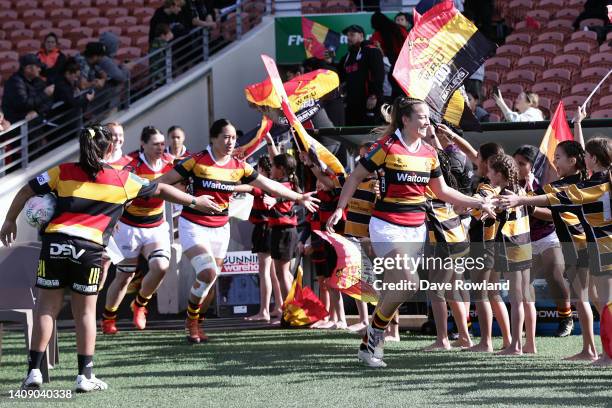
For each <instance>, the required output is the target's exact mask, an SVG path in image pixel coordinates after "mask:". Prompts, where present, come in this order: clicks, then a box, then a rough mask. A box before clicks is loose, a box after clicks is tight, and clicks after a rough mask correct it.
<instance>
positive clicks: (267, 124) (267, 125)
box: [234, 115, 273, 160]
mask: <svg viewBox="0 0 612 408" xmlns="http://www.w3.org/2000/svg"><path fill="white" fill-rule="evenodd" d="M272 125H273V122H272V120H271V119H270V118H268V117H267V116H266V115H263V117H262V118H261V123H260V124H259V127H257V128H255V129H254V131H253V132H248V133H245V134H244V136H243V137H242V138H241V140H239V141H238V142H239V143H240V145H239V146H238V147H236V149H235V150H234V157H236V158H237V159H240V160H246V159H247V158H249V157H250V156H251V155H252V154H253V153H255V152H256V151H257V150H259V148H260V147H261V143H262V142H263V140H264V137H265V136H266V134H267V133H268V132H269V131H270V129H272Z"/></svg>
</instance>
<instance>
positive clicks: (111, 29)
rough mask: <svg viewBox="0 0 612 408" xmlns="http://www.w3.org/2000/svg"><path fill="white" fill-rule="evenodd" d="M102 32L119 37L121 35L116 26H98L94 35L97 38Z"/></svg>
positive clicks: (121, 30)
mask: <svg viewBox="0 0 612 408" xmlns="http://www.w3.org/2000/svg"><path fill="white" fill-rule="evenodd" d="M104 32H111V33H113V34H115V35H116V36H121V34H122V33H123V29H122V28H121V27H117V26H108V27H104V26H99V27H97V28H96V29H95V30H94V34H95V35H96V36H98V37H99V36H100V34H102V33H104Z"/></svg>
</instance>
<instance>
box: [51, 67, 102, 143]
mask: <svg viewBox="0 0 612 408" xmlns="http://www.w3.org/2000/svg"><path fill="white" fill-rule="evenodd" d="M80 77H81V71H80V66H79V63H78V62H77V61H76V59H74V58H68V59H67V60H66V64H65V65H64V71H63V73H62V76H60V77H59V78H58V79H57V80H56V81H55V92H54V93H53V101H54V102H63V105H61V106H59V107H58V108H57V113H58V119H56V120H57V122H58V123H59V124H60V125H65V127H64V128H62V134H63V135H66V134H70V133H72V132H75V133H76V132H78V131H79V129H81V127H83V111H84V110H85V107H86V106H87V104H88V103H89V102H91V101H92V100H93V98H94V90H93V89H90V90H89V91H88V92H85V93H82V92H81V90H80V89H79V82H80Z"/></svg>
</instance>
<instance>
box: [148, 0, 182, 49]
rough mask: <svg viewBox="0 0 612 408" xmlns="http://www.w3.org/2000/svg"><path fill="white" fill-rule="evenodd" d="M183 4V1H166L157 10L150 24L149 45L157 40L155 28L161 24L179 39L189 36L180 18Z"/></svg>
mask: <svg viewBox="0 0 612 408" xmlns="http://www.w3.org/2000/svg"><path fill="white" fill-rule="evenodd" d="M183 4H184V1H183V0H164V4H163V5H162V6H161V7H159V8H158V9H157V10H155V13H154V14H153V17H152V18H151V21H150V22H149V44H150V43H152V42H153V40H154V39H155V27H157V26H158V25H159V24H167V25H168V26H169V27H170V30H172V33H173V34H174V36H175V37H177V38H178V37H182V36H183V35H185V34H187V27H186V26H185V25H184V21H183V20H182V19H181V16H180V13H181V9H182V7H183Z"/></svg>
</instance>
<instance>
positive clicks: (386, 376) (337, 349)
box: [0, 330, 612, 408]
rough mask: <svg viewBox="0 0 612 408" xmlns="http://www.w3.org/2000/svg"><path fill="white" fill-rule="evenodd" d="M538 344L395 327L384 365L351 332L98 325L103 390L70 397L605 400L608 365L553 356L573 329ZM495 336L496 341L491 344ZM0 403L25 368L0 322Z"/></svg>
mask: <svg viewBox="0 0 612 408" xmlns="http://www.w3.org/2000/svg"><path fill="white" fill-rule="evenodd" d="M538 340H539V342H538V347H539V354H538V355H537V356H530V357H527V356H523V357H496V356H492V355H483V354H471V353H466V352H461V351H449V352H436V353H427V354H425V353H422V352H420V351H418V350H419V349H420V348H421V347H424V346H426V345H428V344H429V343H430V342H431V341H432V338H429V337H422V336H415V335H404V336H402V342H401V343H399V344H397V343H392V344H389V345H388V346H387V347H386V349H385V353H386V361H387V363H388V364H389V367H388V368H386V369H383V370H373V369H369V368H366V367H362V366H360V365H359V364H358V362H357V358H356V350H357V345H358V342H359V340H358V338H357V336H355V335H351V334H348V333H343V332H335V331H334V332H331V331H315V330H250V331H232V332H223V331H221V332H212V333H211V342H209V343H208V344H200V345H188V344H186V343H185V341H184V336H183V333H182V331H148V332H147V331H145V332H139V333H136V332H123V333H120V334H118V335H116V336H113V337H105V336H99V337H98V346H97V353H96V358H95V373H96V375H97V376H98V377H100V378H101V379H103V380H105V381H107V382H108V384H109V387H110V389H109V390H108V391H105V392H100V393H92V394H87V395H77V396H76V397H74V398H73V399H72V400H71V401H69V402H64V403H63V404H62V403H60V401H58V400H54V401H52V402H51V401H40V400H39V401H32V400H30V401H27V402H23V404H27V405H24V406H32V405H34V404H37V405H38V404H51V406H60V405H76V404H78V406H79V407H99V408H109V407H118V406H127V407H167V406H169V407H175V408H179V407H199V408H201V407H252V406H261V407H279V406H301V407H310V406H316V407H324V406H337V407H370V406H394V407H399V406H402V407H403V406H440V405H444V406H448V405H452V406H474V405H484V406H509V405H513V406H612V369H603V368H592V367H590V366H589V365H588V364H586V363H568V362H563V361H560V359H561V357H562V356H566V355H569V354H571V353H574V352H577V351H578V350H579V347H580V337H579V336H572V337H570V338H565V339H557V338H550V337H548V338H539V339H538ZM500 345H501V344H500V340H499V339H498V340H497V343H496V346H497V347H499V346H500ZM2 347H3V352H2V361H1V363H0V406H3V407H4V406H19V404H20V403H19V402H16V401H15V400H11V399H9V398H8V395H9V390H10V389H17V388H18V387H19V385H20V382H21V381H22V379H23V377H24V374H25V370H26V365H25V364H26V354H25V352H24V348H23V338H22V337H21V335H20V334H19V333H16V332H5V335H4V339H3V344H2ZM75 372H76V355H75V345H74V335H73V334H72V333H70V332H60V364H59V366H58V367H57V368H56V369H54V370H52V371H51V375H52V382H51V384H47V385H45V387H46V388H47V389H71V388H72V387H73V382H74V378H75Z"/></svg>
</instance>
